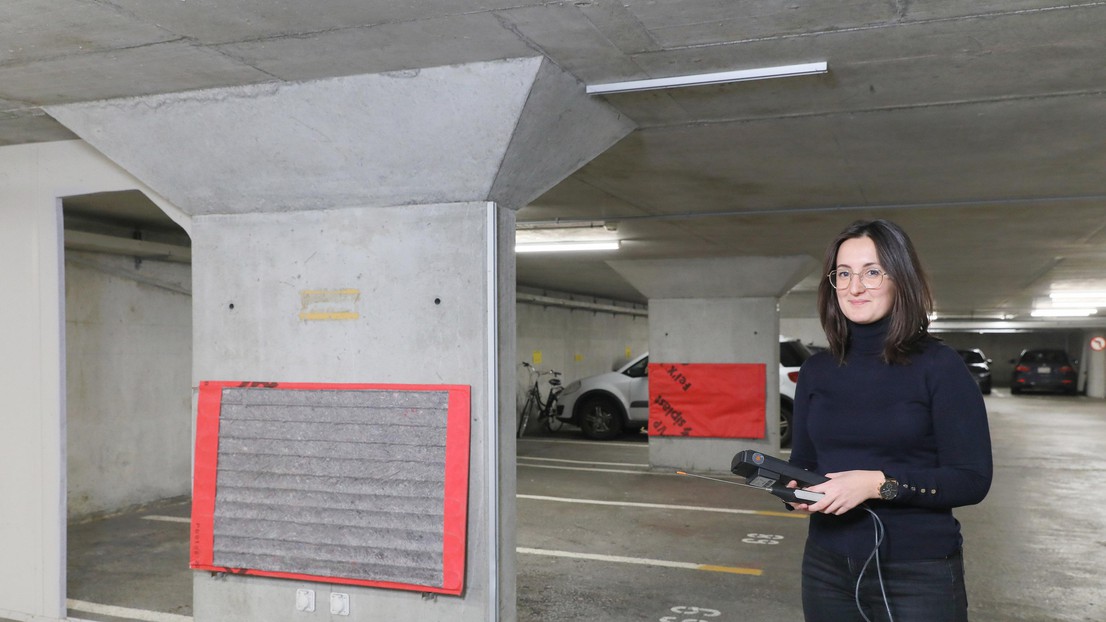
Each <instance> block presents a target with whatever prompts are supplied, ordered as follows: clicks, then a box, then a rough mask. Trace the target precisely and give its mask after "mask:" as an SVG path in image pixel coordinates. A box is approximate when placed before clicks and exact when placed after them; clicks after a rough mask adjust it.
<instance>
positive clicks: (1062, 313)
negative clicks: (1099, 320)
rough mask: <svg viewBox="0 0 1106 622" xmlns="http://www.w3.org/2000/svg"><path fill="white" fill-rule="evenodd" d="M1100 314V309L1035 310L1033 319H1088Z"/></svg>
mask: <svg viewBox="0 0 1106 622" xmlns="http://www.w3.org/2000/svg"><path fill="white" fill-rule="evenodd" d="M1096 313H1098V309H1034V310H1033V312H1032V313H1030V314H1029V315H1032V316H1033V317H1087V316H1090V315H1094V314H1096Z"/></svg>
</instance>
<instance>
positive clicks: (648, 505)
mask: <svg viewBox="0 0 1106 622" xmlns="http://www.w3.org/2000/svg"><path fill="white" fill-rule="evenodd" d="M515 496H516V497H518V498H519V499H530V500H533V501H554V502H557V503H581V504H584V505H614V506H620V507H630V508H650V509H660V510H689V511H693V512H721V513H723V514H753V515H757V516H786V517H787V518H806V516H807V515H806V514H803V513H801V512H770V511H766V510H740V509H735V508H712V507H707V506H701V505H671V504H667V503H639V502H635V501H601V500H599V499H572V498H569V497H547V496H543V495H515Z"/></svg>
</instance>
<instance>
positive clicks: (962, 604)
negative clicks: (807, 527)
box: [803, 541, 968, 622]
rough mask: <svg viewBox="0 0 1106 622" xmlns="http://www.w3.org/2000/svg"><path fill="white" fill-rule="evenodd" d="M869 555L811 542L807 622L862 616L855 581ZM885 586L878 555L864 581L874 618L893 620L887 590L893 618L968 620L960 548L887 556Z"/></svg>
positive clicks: (865, 602)
mask: <svg viewBox="0 0 1106 622" xmlns="http://www.w3.org/2000/svg"><path fill="white" fill-rule="evenodd" d="M864 559H865V558H860V559H854V558H849V557H844V556H841V555H837V554H836V553H831V552H830V551H827V550H825V549H823V548H821V547H819V546H818V545H816V544H812V543H811V542H809V541H808V542H807V544H806V552H805V554H804V555H803V613H804V614H805V616H806V622H853V621H855V622H863V620H864V618H863V617H862V616H861V615H860V610H859V609H858V608H857V604H856V582H857V577H858V575H859V574H860V569H861V568H862V567H863V566H864ZM880 568H881V569H882V571H883V588H884V589H883V590H881V589H880V584H879V574H877V572H876V568H875V560H874V559H873V560H872V563H870V564H868V569H867V570H866V571H865V572H864V577H863V579H861V582H860V607H862V608H863V610H864V615H865V616H867V617H868V619H869V620H871V621H872V622H876V621H877V620H878V621H879V622H888V620H889V618H888V617H887V607H886V605H884V601H883V592H884V591H886V593H887V601H888V602H889V603H890V606H891V615H892V616H893V617H894V622H967V620H968V595H967V592H966V591H965V589H964V558H963V556H962V555H961V552H960V551H957V552H956V553H954V554H953V555H950V556H948V557H946V558H944V559H922V560H913V561H901V562H887V561H882V562H881V563H880Z"/></svg>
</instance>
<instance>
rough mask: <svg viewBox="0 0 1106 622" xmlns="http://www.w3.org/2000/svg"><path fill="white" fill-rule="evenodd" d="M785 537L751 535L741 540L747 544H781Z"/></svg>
mask: <svg viewBox="0 0 1106 622" xmlns="http://www.w3.org/2000/svg"><path fill="white" fill-rule="evenodd" d="M780 540H783V536H777V535H774V534H770V533H751V534H749V535H747V536H745V537H744V538H742V539H741V541H742V542H744V543H745V544H779V543H780Z"/></svg>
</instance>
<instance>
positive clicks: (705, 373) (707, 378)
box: [649, 363, 766, 438]
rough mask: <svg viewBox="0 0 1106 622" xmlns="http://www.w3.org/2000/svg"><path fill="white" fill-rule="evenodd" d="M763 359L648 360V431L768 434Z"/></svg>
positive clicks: (738, 435)
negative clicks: (681, 361) (667, 361)
mask: <svg viewBox="0 0 1106 622" xmlns="http://www.w3.org/2000/svg"><path fill="white" fill-rule="evenodd" d="M765 378H766V372H765V365H764V364H763V363H650V364H649V434H651V435H654V436H695V437H706V438H764V434H765V386H764V385H765V381H766V380H765Z"/></svg>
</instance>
